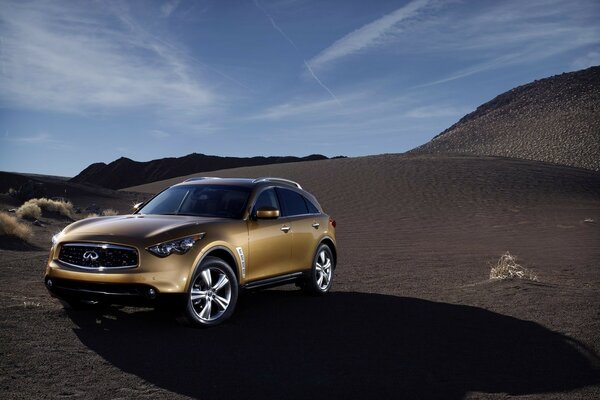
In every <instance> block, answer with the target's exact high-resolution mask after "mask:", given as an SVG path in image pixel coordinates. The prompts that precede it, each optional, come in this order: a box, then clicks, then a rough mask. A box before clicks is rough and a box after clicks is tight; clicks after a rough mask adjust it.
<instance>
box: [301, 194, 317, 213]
mask: <svg viewBox="0 0 600 400" xmlns="http://www.w3.org/2000/svg"><path fill="white" fill-rule="evenodd" d="M304 201H306V206H307V207H308V212H309V213H310V214H319V210H318V209H317V206H315V205H314V204H313V202H312V201H310V200H309V199H308V198H306V197H304Z"/></svg>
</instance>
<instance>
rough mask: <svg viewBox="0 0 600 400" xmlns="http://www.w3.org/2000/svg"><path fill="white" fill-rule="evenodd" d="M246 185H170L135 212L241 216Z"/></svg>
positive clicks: (247, 195)
mask: <svg viewBox="0 0 600 400" xmlns="http://www.w3.org/2000/svg"><path fill="white" fill-rule="evenodd" d="M249 195H250V188H245V187H241V186H226V185H185V186H174V187H171V188H169V189H167V190H165V191H164V192H162V193H160V194H159V195H157V196H156V197H155V198H153V199H152V200H150V201H149V202H148V204H146V205H145V206H144V207H142V208H141V209H140V210H139V211H138V214H158V215H193V216H199V217H219V218H236V219H239V218H242V216H243V214H244V208H245V207H246V202H247V201H248V197H249Z"/></svg>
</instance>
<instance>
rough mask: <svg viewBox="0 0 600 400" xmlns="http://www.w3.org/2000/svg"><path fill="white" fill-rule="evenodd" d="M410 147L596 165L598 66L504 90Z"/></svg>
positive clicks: (599, 167)
mask: <svg viewBox="0 0 600 400" xmlns="http://www.w3.org/2000/svg"><path fill="white" fill-rule="evenodd" d="M411 152H415V153H468V154H476V155H489V156H504V157H513V158H521V159H527V160H537V161H546V162H551V163H556V164H562V165H568V166H574V167H580V168H586V169H591V170H594V171H600V67H592V68H588V69H585V70H581V71H577V72H571V73H564V74H561V75H556V76H552V77H550V78H546V79H541V80H538V81H534V82H532V83H529V84H526V85H523V86H519V87H517V88H514V89H512V90H509V91H508V92H506V93H503V94H501V95H499V96H497V97H496V98H494V99H493V100H491V101H489V102H487V103H485V104H483V105H481V106H479V107H478V108H477V110H475V111H474V112H472V113H470V114H467V115H466V116H464V117H463V118H462V119H461V120H460V121H458V122H457V123H456V124H454V125H452V126H451V127H450V128H448V129H446V130H445V131H444V132H442V133H440V134H439V135H437V136H436V137H435V138H433V139H432V140H431V141H430V142H429V143H426V144H424V145H422V146H420V147H417V148H416V149H414V150H412V151H411Z"/></svg>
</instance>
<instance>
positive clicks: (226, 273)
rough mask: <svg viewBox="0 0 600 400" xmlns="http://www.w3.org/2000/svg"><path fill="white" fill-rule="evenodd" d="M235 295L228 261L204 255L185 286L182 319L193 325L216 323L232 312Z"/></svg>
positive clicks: (236, 289)
mask: <svg viewBox="0 0 600 400" xmlns="http://www.w3.org/2000/svg"><path fill="white" fill-rule="evenodd" d="M237 295H238V284H237V279H236V277H235V274H234V273H233V270H232V269H231V267H230V266H229V264H227V263H226V262H225V261H223V260H221V259H220V258H216V257H206V258H205V259H204V260H203V261H202V263H201V264H200V266H199V267H198V268H197V269H196V272H195V273H194V277H193V278H192V283H191V285H190V288H189V289H188V293H187V302H186V306H185V310H184V317H185V320H186V321H187V322H188V323H190V324H192V325H195V326H213V325H218V324H220V323H221V322H223V321H225V320H226V319H227V318H229V317H230V316H231V314H232V313H233V310H234V308H235V304H236V302H237Z"/></svg>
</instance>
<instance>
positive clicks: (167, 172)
mask: <svg viewBox="0 0 600 400" xmlns="http://www.w3.org/2000/svg"><path fill="white" fill-rule="evenodd" d="M324 159H327V157H325V156H322V155H319V154H313V155H310V156H306V157H292V156H286V157H219V156H209V155H205V154H197V153H192V154H188V155H187V156H184V157H177V158H174V157H171V158H161V159H158V160H152V161H145V162H140V161H133V160H130V159H129V158H125V157H121V158H119V159H118V160H115V161H113V162H111V163H110V164H105V163H95V164H91V165H90V166H89V167H87V168H86V169H84V170H83V171H81V172H80V173H79V175H77V176H76V177H74V178H73V179H71V181H72V182H78V183H89V184H94V185H98V186H102V187H106V188H110V189H121V188H125V187H129V186H135V185H142V184H144V183H149V182H154V181H159V180H162V179H168V178H173V177H176V176H182V175H189V174H195V173H203V172H210V171H216V170H220V169H228V168H238V167H251V166H256V165H267V164H279V163H290V162H298V161H314V160H324Z"/></svg>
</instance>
